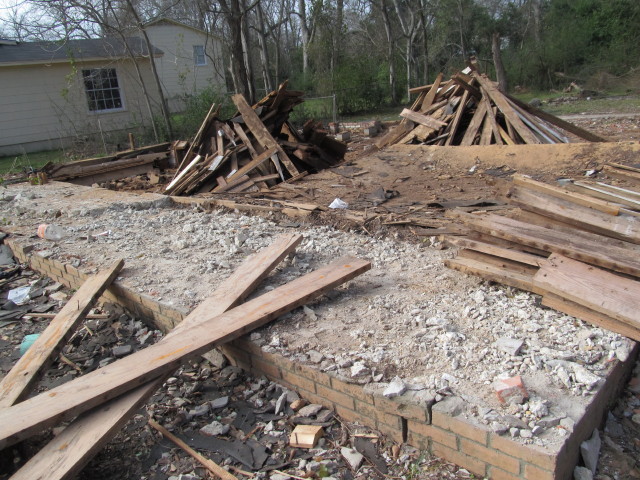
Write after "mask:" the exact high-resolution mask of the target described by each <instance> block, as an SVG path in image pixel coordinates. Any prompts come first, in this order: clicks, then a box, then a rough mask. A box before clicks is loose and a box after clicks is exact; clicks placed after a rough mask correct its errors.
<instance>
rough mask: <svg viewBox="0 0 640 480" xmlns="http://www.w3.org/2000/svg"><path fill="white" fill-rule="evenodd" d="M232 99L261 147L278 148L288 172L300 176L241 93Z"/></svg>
mask: <svg viewBox="0 0 640 480" xmlns="http://www.w3.org/2000/svg"><path fill="white" fill-rule="evenodd" d="M231 99H232V100H233V103H235V105H236V107H238V110H239V111H240V113H241V114H242V119H243V120H244V123H245V124H246V125H247V127H249V129H250V130H251V133H253V135H254V137H256V140H258V143H260V145H262V146H263V147H264V148H266V149H270V148H272V147H275V148H277V149H278V154H279V157H280V161H281V162H282V163H283V164H284V166H285V167H286V168H287V170H289V173H290V174H291V176H292V177H293V176H295V175H298V173H300V172H298V169H297V168H296V167H295V165H294V164H293V163H292V162H291V160H290V159H289V157H288V156H287V154H286V153H284V150H282V149H281V148H280V146H279V145H278V143H277V142H276V141H275V139H274V138H273V137H272V136H271V134H270V133H269V131H268V130H267V128H266V127H265V126H264V124H263V123H262V121H261V120H260V118H259V117H258V115H257V114H256V112H255V111H254V110H253V108H251V107H250V106H249V104H248V103H247V101H246V100H245V98H244V96H243V95H242V94H241V93H238V94H236V95H233V96H232V97H231Z"/></svg>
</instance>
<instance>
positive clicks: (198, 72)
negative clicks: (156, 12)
mask: <svg viewBox="0 0 640 480" xmlns="http://www.w3.org/2000/svg"><path fill="white" fill-rule="evenodd" d="M146 30H147V35H148V36H149V40H150V41H151V43H152V44H153V45H154V46H155V47H156V48H159V49H160V50H162V51H163V52H164V55H163V56H162V57H159V58H156V66H157V69H158V75H159V76H160V78H161V79H162V86H163V89H164V92H165V95H166V97H167V100H168V102H169V108H170V110H171V111H173V112H179V111H182V110H183V109H184V105H185V102H184V98H185V96H187V95H192V94H195V93H197V92H200V91H202V90H203V89H205V88H207V87H212V88H214V89H216V90H221V91H224V89H225V84H224V77H223V66H222V64H221V60H220V59H221V58H222V47H221V43H220V40H218V39H217V38H216V37H212V36H208V35H206V34H205V33H204V32H201V31H198V30H196V29H192V28H189V27H185V26H182V25H177V24H173V23H170V22H166V23H165V22H160V23H157V24H153V25H149V26H148V27H147V28H146ZM194 45H204V46H205V51H206V53H207V63H206V65H201V66H196V65H195V64H194V58H193V46H194ZM211 58H214V59H215V61H212V60H211Z"/></svg>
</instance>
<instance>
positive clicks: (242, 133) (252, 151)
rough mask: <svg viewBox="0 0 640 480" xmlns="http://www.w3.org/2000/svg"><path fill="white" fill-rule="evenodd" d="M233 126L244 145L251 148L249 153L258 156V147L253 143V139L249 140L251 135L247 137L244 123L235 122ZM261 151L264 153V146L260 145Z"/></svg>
mask: <svg viewBox="0 0 640 480" xmlns="http://www.w3.org/2000/svg"><path fill="white" fill-rule="evenodd" d="M233 128H234V130H235V131H236V134H237V135H238V138H240V140H241V141H242V143H244V145H245V146H246V147H247V148H248V149H249V153H250V154H251V156H252V157H254V158H255V157H257V156H258V152H257V151H256V149H255V148H254V147H253V143H251V140H249V137H247V134H246V133H245V131H244V129H243V128H242V125H240V124H239V123H234V124H233ZM260 149H261V150H260V153H262V150H263V149H262V147H260Z"/></svg>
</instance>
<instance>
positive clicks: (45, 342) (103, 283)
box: [0, 260, 124, 408]
mask: <svg viewBox="0 0 640 480" xmlns="http://www.w3.org/2000/svg"><path fill="white" fill-rule="evenodd" d="M123 265H124V260H118V261H117V262H115V263H114V264H113V265H112V266H111V267H109V268H108V269H106V270H102V271H100V272H99V273H97V274H96V275H94V276H92V277H90V278H89V279H88V280H87V281H86V282H84V283H83V284H82V286H81V287H80V289H79V290H78V291H77V292H76V293H75V294H74V295H73V296H72V297H71V298H70V299H69V301H68V302H67V303H66V305H65V306H64V307H63V308H62V310H60V312H59V313H58V314H57V315H56V317H55V318H54V319H53V320H52V321H51V323H50V324H49V326H48V327H47V328H46V329H45V330H44V331H43V332H42V333H41V334H40V336H39V337H38V338H37V340H36V341H35V342H34V343H33V345H31V347H30V348H29V350H27V351H26V353H25V354H24V355H23V356H22V357H20V359H19V360H18V362H17V363H16V364H15V365H14V367H13V368H12V369H11V370H10V371H9V373H7V375H6V376H5V377H4V378H3V379H2V382H0V408H6V407H10V406H11V405H15V404H16V403H18V402H20V401H21V400H23V399H24V398H25V397H26V396H27V395H29V393H31V390H32V388H33V386H34V384H35V383H36V382H37V381H38V380H39V378H40V375H41V374H42V373H43V371H44V370H45V369H46V368H47V367H48V366H49V365H51V362H53V360H55V357H56V356H57V354H58V353H60V351H61V350H62V347H63V346H64V345H65V343H66V341H67V340H68V339H69V336H70V335H71V334H72V333H73V331H74V329H75V328H76V327H77V326H78V324H79V323H80V322H81V321H82V319H83V318H84V315H85V314H86V313H87V312H89V310H90V309H91V307H92V305H93V304H94V303H95V301H96V300H97V299H98V297H100V295H102V293H103V292H104V291H105V289H106V288H107V287H108V286H109V285H110V284H111V282H112V281H113V279H114V278H116V276H117V275H118V273H119V272H120V270H121V269H122V266H123Z"/></svg>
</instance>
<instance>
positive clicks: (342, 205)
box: [329, 197, 349, 209]
mask: <svg viewBox="0 0 640 480" xmlns="http://www.w3.org/2000/svg"><path fill="white" fill-rule="evenodd" d="M348 207H349V204H348V203H347V202H345V201H343V200H340V199H339V198H337V197H336V198H335V199H334V200H333V202H331V203H330V204H329V208H341V209H346V208H348Z"/></svg>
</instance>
